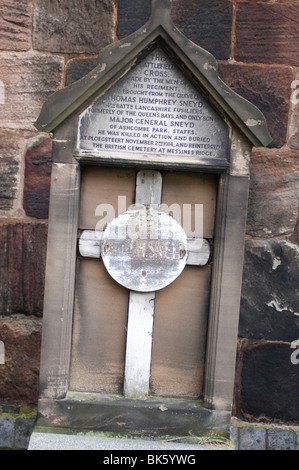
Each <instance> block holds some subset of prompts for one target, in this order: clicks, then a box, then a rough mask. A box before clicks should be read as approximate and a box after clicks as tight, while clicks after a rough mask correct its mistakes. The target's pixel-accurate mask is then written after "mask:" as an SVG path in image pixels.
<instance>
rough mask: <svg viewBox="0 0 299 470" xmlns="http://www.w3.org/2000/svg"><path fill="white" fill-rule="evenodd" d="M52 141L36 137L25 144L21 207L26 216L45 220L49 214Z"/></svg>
mask: <svg viewBox="0 0 299 470" xmlns="http://www.w3.org/2000/svg"><path fill="white" fill-rule="evenodd" d="M51 168H52V140H51V139H50V138H49V137H45V136H37V137H33V138H32V139H30V140H29V141H28V142H27V149H26V154H25V182H24V199H23V205H24V209H25V212H26V214H27V215H29V216H32V217H37V218H39V219H46V218H47V217H48V212H49V197H50V181H51Z"/></svg>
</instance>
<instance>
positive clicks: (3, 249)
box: [0, 223, 47, 316]
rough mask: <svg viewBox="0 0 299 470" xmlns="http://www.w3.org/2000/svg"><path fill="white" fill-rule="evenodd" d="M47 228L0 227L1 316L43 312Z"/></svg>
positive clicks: (16, 225)
mask: <svg viewBox="0 0 299 470" xmlns="http://www.w3.org/2000/svg"><path fill="white" fill-rule="evenodd" d="M46 246H47V225H46V224H32V223H4V224H1V225H0V253H1V257H0V315H5V314H12V313H24V314H26V315H36V316H41V315H42V311H43V294H44V278H45V264H46Z"/></svg>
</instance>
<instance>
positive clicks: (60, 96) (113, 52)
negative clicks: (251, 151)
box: [35, 0, 272, 146]
mask: <svg viewBox="0 0 299 470" xmlns="http://www.w3.org/2000/svg"><path fill="white" fill-rule="evenodd" d="M170 6H171V1H170V0H153V6H152V15H151V17H150V19H149V21H148V22H147V23H146V24H145V25H144V26H143V27H142V28H140V29H139V30H138V31H137V32H135V33H133V34H132V35H130V36H128V37H126V38H124V39H122V40H121V41H118V42H116V43H113V44H111V45H110V46H108V47H106V48H105V49H104V50H103V51H101V53H100V54H99V58H98V61H99V65H98V66H97V67H96V68H95V69H94V70H92V71H91V72H90V73H89V74H87V75H86V76H85V77H83V78H82V79H81V80H79V81H77V82H75V83H73V84H72V85H70V86H68V87H66V88H64V89H62V90H59V91H58V92H56V93H54V95H52V96H51V97H50V98H49V100H48V101H47V102H46V103H45V105H44V106H43V108H42V110H41V113H40V116H39V118H38V120H37V121H36V124H35V125H36V127H37V128H38V129H39V130H41V131H46V132H51V131H53V130H54V129H55V128H57V127H58V126H59V125H60V124H61V123H62V122H63V121H64V120H65V119H67V118H68V117H69V116H70V115H72V114H73V113H75V112H77V113H78V112H81V111H82V109H84V108H85V109H87V108H88V107H89V106H90V104H91V103H92V101H93V100H95V99H97V98H98V97H99V96H100V95H101V94H103V93H105V92H106V91H107V89H109V88H111V87H112V86H113V85H114V84H115V83H116V82H118V81H119V80H120V79H121V78H122V77H123V76H124V75H125V74H127V73H128V72H129V71H130V70H131V68H132V67H134V66H135V65H136V62H138V61H139V60H140V57H144V56H146V55H147V54H148V53H149V51H153V50H154V49H155V48H157V47H159V48H161V49H162V50H164V51H167V54H168V55H170V56H172V57H173V58H174V59H175V61H176V62H177V63H178V64H179V65H180V68H182V69H184V70H185V72H186V74H187V75H188V76H190V77H192V81H193V82H194V83H196V84H198V87H199V88H200V89H201V90H202V91H203V93H204V94H205V95H206V96H207V97H208V98H209V100H210V101H211V102H213V103H214V104H215V105H216V107H217V108H218V109H219V110H220V112H222V113H223V114H224V115H225V116H227V118H228V119H229V120H230V121H231V122H232V123H234V124H235V125H236V126H237V128H239V129H240V130H241V132H242V133H243V134H245V135H246V137H247V138H248V140H249V141H250V142H251V143H252V144H253V145H256V146H260V145H263V146H267V145H269V143H270V142H271V140H272V138H271V136H270V134H269V132H268V129H267V124H266V121H265V118H264V116H263V114H262V113H261V112H260V111H259V109H258V108H256V107H255V106H254V105H252V104H251V103H249V102H248V101H246V100H245V99H244V98H242V97H241V96H239V95H238V94H236V93H235V92H233V91H232V90H231V89H230V88H229V87H228V86H227V85H225V84H224V83H223V82H222V80H221V79H220V78H219V76H218V74H217V68H218V66H217V61H216V59H215V58H214V57H213V56H212V55H211V54H210V53H209V52H207V51H206V50H204V49H202V48H201V47H199V46H197V45H196V44H194V43H193V42H191V41H190V40H188V39H187V38H186V37H185V36H184V35H183V34H182V33H181V32H180V31H179V30H178V29H177V28H176V27H175V26H174V24H173V23H172V21H171V15H170Z"/></svg>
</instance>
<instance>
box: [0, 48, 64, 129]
mask: <svg viewBox="0 0 299 470" xmlns="http://www.w3.org/2000/svg"><path fill="white" fill-rule="evenodd" d="M63 65H64V59H63V57H57V56H53V55H31V54H13V53H11V54H8V53H5V54H1V55H0V70H1V80H2V82H3V83H4V89H5V103H4V104H3V105H0V126H1V127H5V128H7V127H10V128H22V129H30V130H32V129H34V127H33V123H34V122H35V120H36V119H37V117H38V115H39V113H40V109H41V107H42V105H43V104H44V102H45V101H46V99H47V98H48V97H49V95H50V94H52V93H53V92H54V91H55V90H56V89H57V88H59V87H60V86H61V83H62V73H63Z"/></svg>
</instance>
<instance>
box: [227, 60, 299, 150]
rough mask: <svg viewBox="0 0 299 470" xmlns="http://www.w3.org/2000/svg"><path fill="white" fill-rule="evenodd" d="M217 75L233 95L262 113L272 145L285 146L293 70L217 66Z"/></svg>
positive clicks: (235, 65)
mask: <svg viewBox="0 0 299 470" xmlns="http://www.w3.org/2000/svg"><path fill="white" fill-rule="evenodd" d="M219 75H220V77H221V78H222V80H223V81H224V82H225V83H226V84H227V85H228V86H230V87H231V88H232V89H233V90H234V91H235V92H237V93H239V94H240V95H241V96H243V97H244V98H246V99H247V100H248V101H250V102H251V103H253V104H254V105H256V106H257V107H258V108H259V109H260V110H261V111H262V113H264V115H265V118H266V121H267V124H268V128H269V131H270V133H271V135H272V137H273V142H272V144H271V146H273V147H282V146H283V145H284V144H285V143H286V139H287V129H288V116H289V106H290V96H291V83H292V80H293V70H292V68H291V67H280V66H276V67H270V66H267V67H262V66H257V65H238V64H220V65H219Z"/></svg>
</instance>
